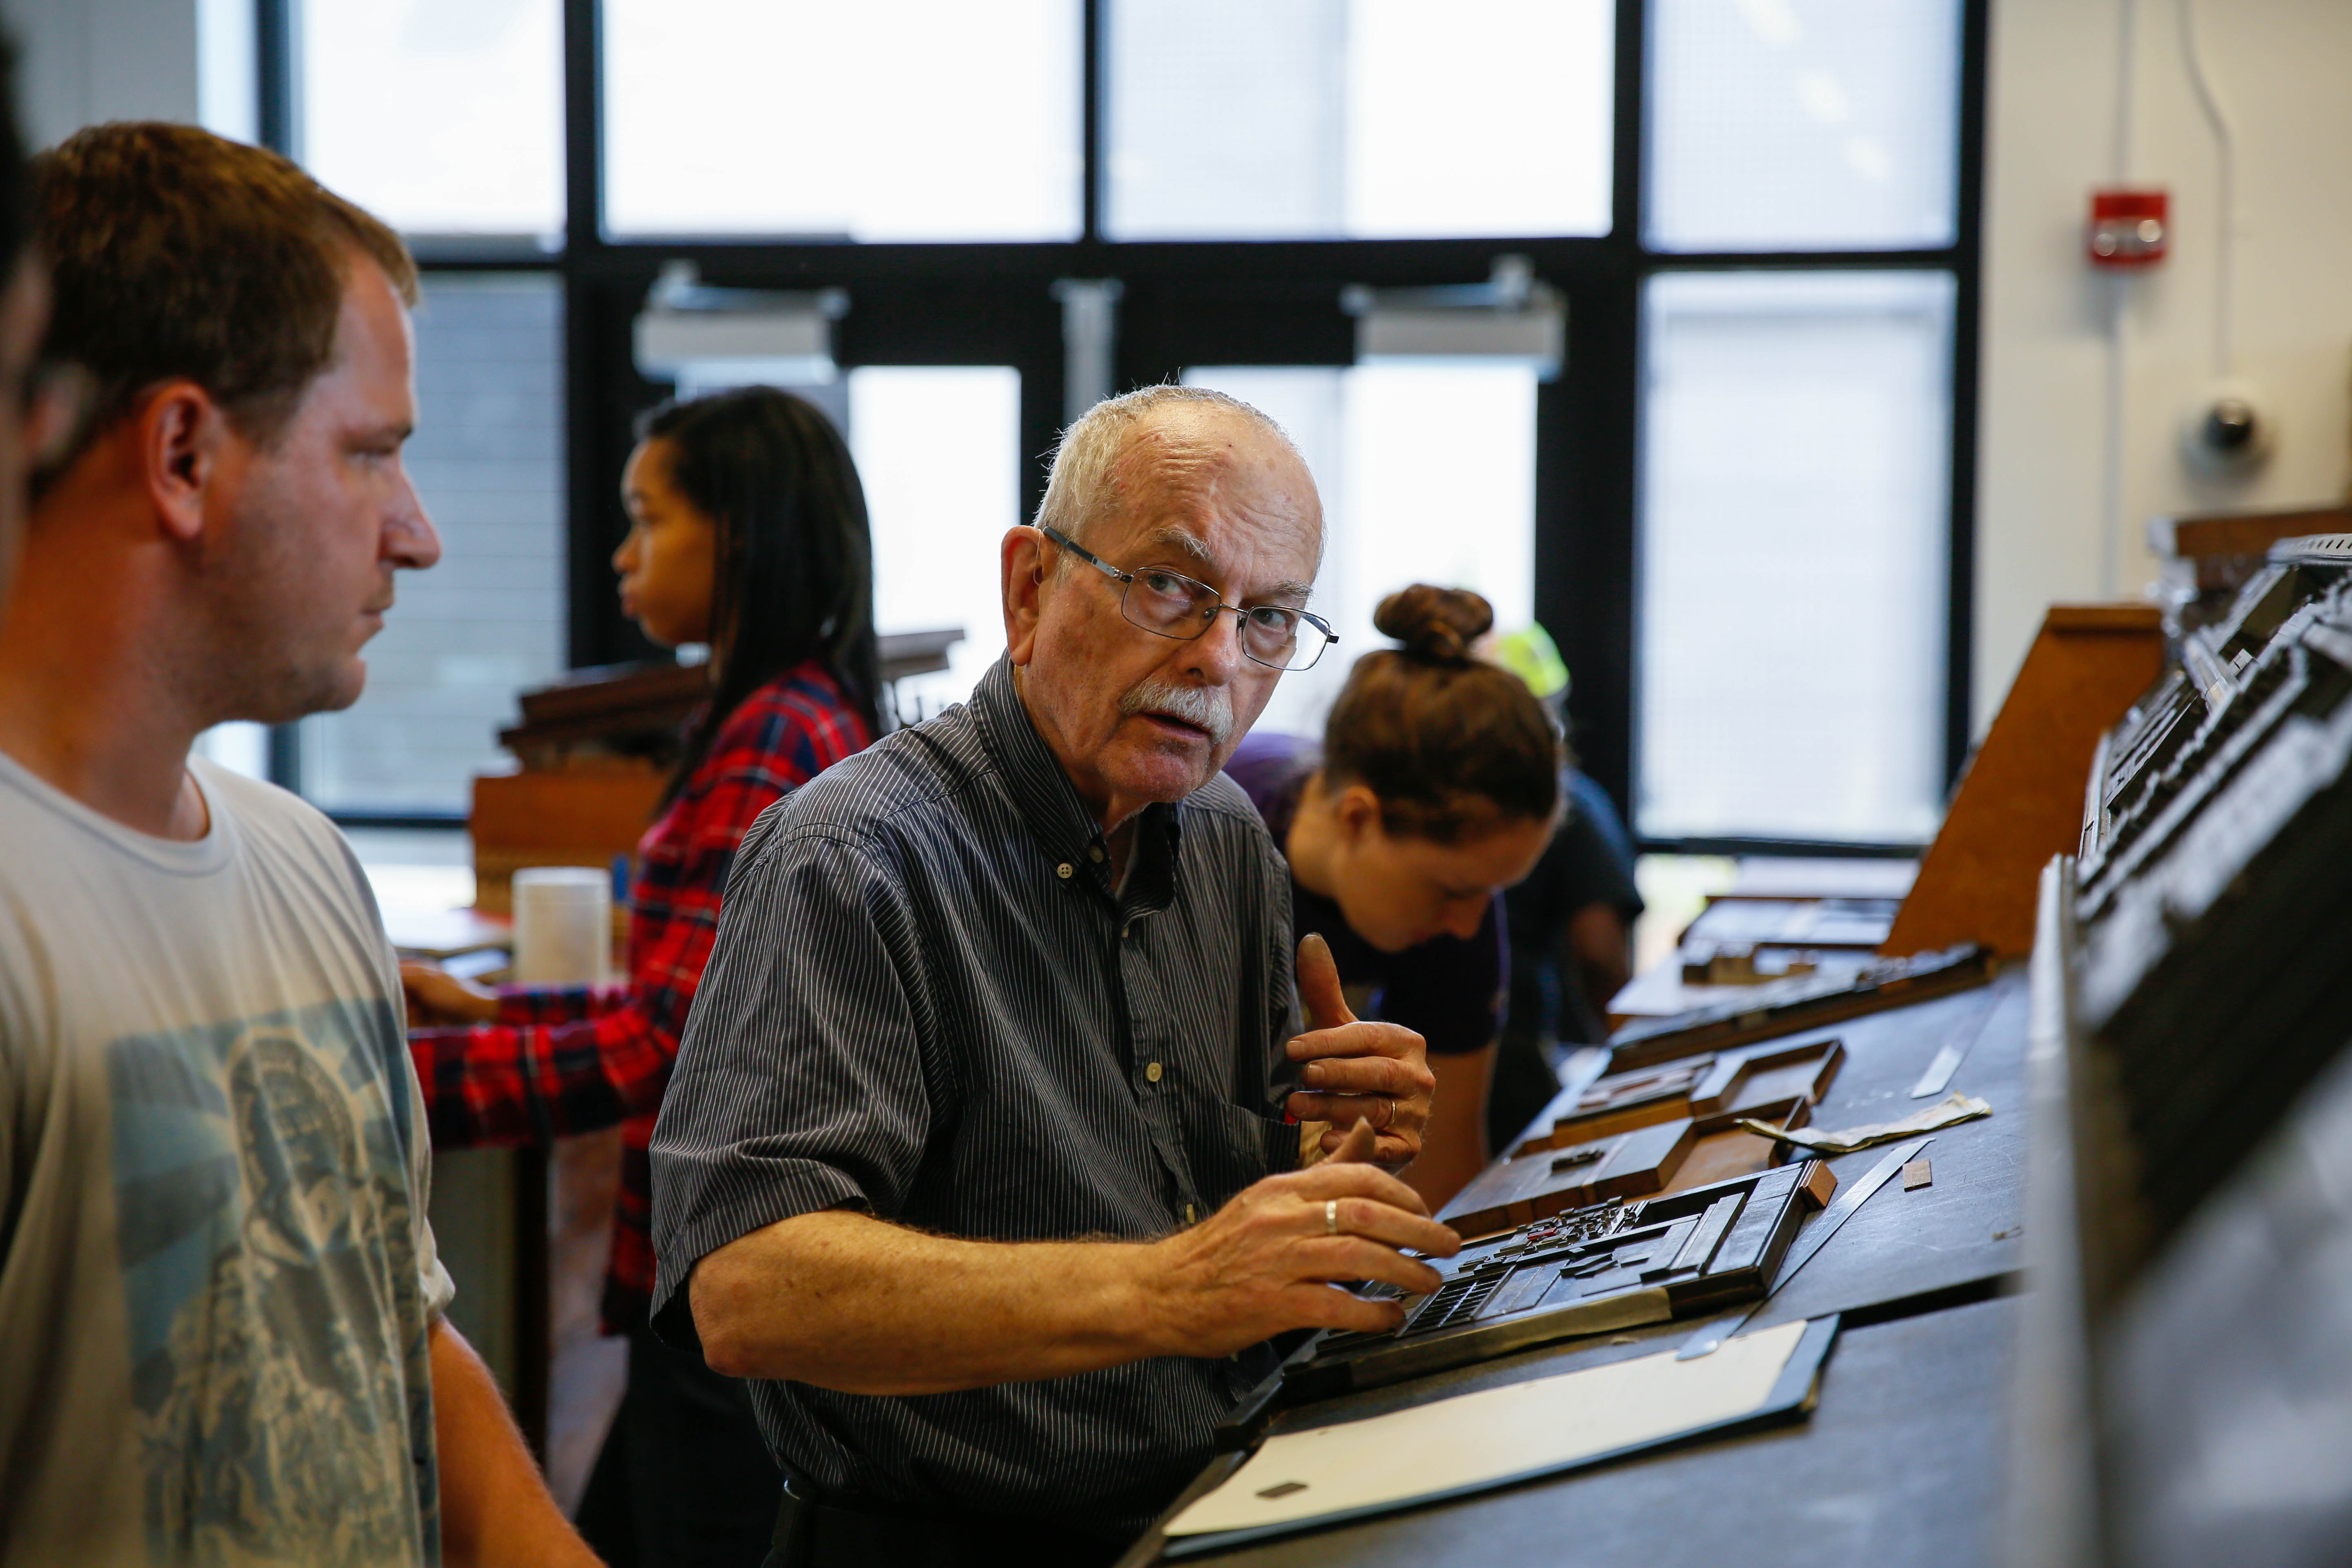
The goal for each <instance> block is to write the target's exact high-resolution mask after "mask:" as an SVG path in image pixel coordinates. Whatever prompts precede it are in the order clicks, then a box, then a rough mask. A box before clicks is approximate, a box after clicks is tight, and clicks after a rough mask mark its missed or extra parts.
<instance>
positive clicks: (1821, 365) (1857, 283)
mask: <svg viewBox="0 0 2352 1568" xmlns="http://www.w3.org/2000/svg"><path fill="white" fill-rule="evenodd" d="M1952 297H1953V288H1952V280H1951V279H1950V278H1948V277H1947V276H1945V275H1944V274H1941V273H1936V272H1909V273H1906V272H1895V273H1886V272H1727V273H1664V274H1660V275H1658V276H1656V277H1654V278H1652V279H1650V281H1649V285H1648V288H1647V290H1646V297H1645V300H1644V305H1643V335H1644V339H1645V342H1646V347H1645V349H1644V351H1643V367H1644V372H1645V374H1644V376H1643V443H1642V468H1641V474H1642V498H1643V500H1642V538H1641V544H1642V554H1641V578H1642V600H1641V605H1642V616H1641V626H1642V641H1641V658H1640V666H1639V668H1640V669H1641V672H1642V673H1641V709H1640V713H1641V737H1642V772H1641V785H1640V805H1639V808H1638V810H1637V813H1636V816H1638V818H1639V820H1640V823H1641V826H1642V829H1643V832H1645V833H1647V834H1650V835H1653V836H1655V837H1668V838H1681V837H1718V838H1719V837H1757V838H1790V839H1811V840H1843V841H1849V842H1863V843H1869V842H1874V841H1875V842H1879V843H1904V842H1911V843H1917V842H1920V841H1922V840H1924V839H1926V838H1927V837H1930V836H1931V835H1932V834H1933V833H1934V831H1935V826H1936V819H1937V813H1938V811H1939V810H1940V807H1941V803H1942V797H1943V779H1944V771H1943V712H1944V705H1943V703H1942V702H1941V701H1939V700H1937V699H1939V698H1940V697H1941V696H1942V690H1941V688H1942V684H1943V659H1944V626H1943V619H1944V616H1943V609H1944V595H1945V559H1944V558H1945V541H1946V537H1947V531H1948V530H1947V522H1948V515H1949V506H1950V496H1951V490H1950V482H1949V476H1948V455H1949V450H1950V435H1949V432H1950V422H1951V369H1950V361H1951V336H1952Z"/></svg>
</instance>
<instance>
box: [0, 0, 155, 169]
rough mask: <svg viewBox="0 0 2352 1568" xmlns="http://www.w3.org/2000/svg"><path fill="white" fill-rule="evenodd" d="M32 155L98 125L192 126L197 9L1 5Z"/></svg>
mask: <svg viewBox="0 0 2352 1568" xmlns="http://www.w3.org/2000/svg"><path fill="white" fill-rule="evenodd" d="M0 19H5V22H6V24H7V26H8V29H9V31H10V32H11V33H13V34H14V35H15V36H16V46H17V48H18V50H19V52H20V54H21V56H22V60H21V63H20V64H19V65H18V67H17V74H16V83H17V87H16V91H17V100H18V102H19V104H20V105H21V112H22V114H23V116H24V120H25V126H24V129H25V132H26V137H27V138H28V139H29V140H30V142H31V143H32V145H34V146H36V147H47V146H49V145H51V144H52V143H55V142H59V141H62V140H63V139H64V138H65V137H67V136H68V135H70V134H71V133H72V132H75V131H77V130H79V128H80V127H82V126H84V125H89V124H92V123H94V122H96V121H102V120H178V121H187V122H189V123H192V124H193V123H195V122H196V121H197V116H198V110H199V104H198V93H197V0H0Z"/></svg>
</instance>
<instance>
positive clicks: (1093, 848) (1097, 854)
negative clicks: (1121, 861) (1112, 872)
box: [1087, 844, 1102, 864]
mask: <svg viewBox="0 0 2352 1568" xmlns="http://www.w3.org/2000/svg"><path fill="white" fill-rule="evenodd" d="M1087 859H1089V860H1092V861H1095V862H1097V864H1099V863H1100V861H1101V860H1102V846H1101V845H1099V844H1095V845H1090V846H1088V847H1087Z"/></svg>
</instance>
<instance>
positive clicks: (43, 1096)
mask: <svg viewBox="0 0 2352 1568" xmlns="http://www.w3.org/2000/svg"><path fill="white" fill-rule="evenodd" d="M35 176H36V208H37V214H38V216H39V218H40V221H41V225H42V228H43V231H44V234H45V237H46V238H47V244H48V247H49V250H50V253H51V255H52V257H53V259H54V266H55V271H54V280H55V281H54V287H55V300H56V305H55V316H54V319H53V323H52V327H51V330H50V335H49V340H48V344H47V350H48V353H49V354H50V355H51V356H52V357H53V358H55V359H58V360H61V361H65V362H68V363H74V364H77V365H79V367H80V368H81V369H82V370H83V371H85V372H86V373H87V374H88V377H89V383H90V386H91V397H92V403H91V406H90V409H89V414H88V416H87V418H86V420H85V422H84V424H83V426H82V427H81V430H80V432H79V438H78V439H77V441H76V442H75V443H74V444H73V445H72V446H71V447H68V450H66V451H65V452H64V453H63V454H62V455H61V456H60V457H59V458H58V459H57V460H56V461H55V462H54V463H53V464H52V465H51V467H50V468H48V469H47V471H45V472H43V473H41V474H40V475H38V476H37V480H36V496H35V502H34V508H33V511H32V517H31V523H30V527H29V528H28V530H27V531H26V541H25V547H24V552H23V558H22V561H21V563H20V567H19V574H18V577H17V582H16V589H15V591H14V594H13V595H12V596H11V601H10V603H9V605H8V606H7V615H6V616H5V620H0V1565H5V1568H15V1565H16V1564H32V1563H77V1564H79V1563H239V1564H247V1563H251V1564H261V1563H285V1564H289V1565H293V1564H303V1565H310V1564H346V1563H348V1564H365V1565H368V1568H374V1565H376V1564H409V1563H434V1562H437V1561H442V1560H445V1559H446V1560H447V1561H451V1562H457V1563H476V1562H479V1563H502V1564H504V1563H588V1562H592V1561H593V1559H592V1558H591V1557H590V1556H589V1554H588V1552H587V1550H586V1548H585V1547H583V1545H582V1544H581V1543H580V1542H579V1539H578V1537H577V1536H576V1535H574V1534H573V1533H572V1531H571V1529H570V1527H569V1526H568V1525H566V1524H565V1523H564V1521H563V1520H562V1516H561V1515H560V1514H559V1513H558V1512H557V1511H556V1510H555V1507H554V1504H553V1502H552V1501H551V1500H550V1498H549V1497H548V1494H547V1490H546V1488H545V1486H544V1485H543V1484H542V1483H541V1480H540V1479H539V1476H538V1473H537V1471H536V1469H535V1468H534V1467H533V1466H532V1464H531V1461H530V1456H529V1454H528V1453H527V1451H526V1450H525V1449H524V1447H523V1446H522V1443H521V1440H520V1436H519V1435H518V1434H517V1432H516V1430H515V1427H514V1425H513V1423H512V1421H511V1420H509V1418H508V1416H507V1415H506V1411H505V1408H504V1406H503V1405H502V1404H501V1403H500V1401H499V1394H498V1391H497V1389H496V1387H495V1386H494V1385H493V1384H491V1382H490V1381H489V1377H488V1373H487V1372H486V1371H485V1370H484V1369H483V1367H482V1364H481V1363H480V1361H479V1360H478V1359H477V1358H476V1357H475V1356H474V1354H473V1352H471V1351H470V1350H469V1349H467V1346H466V1344H465V1342H464V1341H463V1340H461V1339H460V1338H459V1337H458V1336H457V1332H456V1331H454V1330H452V1329H451V1328H450V1327H449V1326H448V1324H447V1323H446V1321H444V1319H443V1317H442V1310H443V1309H444V1308H445V1307H446V1305H447V1303H448V1300H449V1299H450V1293H451V1288H450V1284H449V1279H448V1277H447V1275H446V1273H444V1272H443V1270H442V1268H441V1266H440V1264H439V1262H438V1261H437V1260H436V1257H435V1255H434V1248H433V1237H432V1232H431V1230H430V1228H429V1227H428V1226H427V1225H426V1224H425V1198H426V1188H427V1181H428V1167H429V1155H428V1152H427V1149H426V1145H425V1131H424V1118H423V1114H422V1111H421V1110H420V1105H419V1097H418V1093H417V1088H416V1082H415V1073H414V1069H413V1068H411V1067H410V1065H409V1058H408V1052H407V1048H406V1041H405V1038H404V1030H403V1027H402V1016H401V1010H400V1009H401V1002H400V982H399V978H398V975H397V973H396V972H395V969H394V964H393V961H392V954H391V952H390V950H389V948H388V947H387V945H386V943H385V941H384V936H383V925H382V922H381V921H380V920H379V918H378V916H377V913H376V910H375V905H374V901H373V899H372V898H371V897H370V895H369V893H368V889H367V886H366V884H365V882H364V881H363V880H362V878H361V876H360V872H359V868H358V866H357V864H356V863H355V862H354V860H353V859H352V855H351V853H350V851H349V849H348V847H345V846H344V845H343V843H342V841H341V838H340V837H338V836H337V835H336V833H335V831H334V829H333V828H332V827H331V826H330V825H329V824H328V823H327V822H326V820H325V819H324V818H323V817H321V816H320V815H319V814H318V813H317V812H315V811H313V810H312V809H311V808H310V807H309V806H307V805H303V804H302V803H301V802H300V801H299V800H297V799H295V798H294V797H293V796H291V795H287V794H286V793H284V792H283V791H280V790H277V789H274V788H272V787H270V786H269V785H267V784H256V783H253V782H251V781H249V780H245V779H240V778H236V777H235V776H233V775H230V774H227V773H223V772H221V771H219V770H216V769H214V768H211V767H209V766H207V765H206V764H205V763H201V762H196V761H194V760H192V759H191V757H190V755H189V749H190V747H191V745H192V744H193V742H194V739H195V737H196V735H197V734H198V733H199V732H201V731H204V730H205V729H207V728H209V727H210V726H212V725H214V724H215V723H218V722H221V721H225V720H231V719H247V720H256V721H262V722H266V723H290V722H292V721H295V720H297V719H299V718H300V717H301V716H302V715H303V714H305V713H310V712H315V711H319V710H322V709H331V708H341V707H347V706H349V705H350V704H351V703H352V701H353V700H356V699H357V697H358V696H359V693H360V689H361V687H362V684H363V682H364V680H365V679H366V666H365V665H364V663H363V662H362V659H361V658H360V650H361V648H362V645H364V644H365V643H366V642H367V640H368V639H369V637H373V635H374V633H375V632H376V630H377V629H378V628H379V627H380V626H381V625H382V620H383V612H384V611H385V610H386V609H388V608H389V607H390V605H391V604H392V599H393V574H394V571H395V570H397V569H400V568H422V567H426V566H430V565H432V564H433V563H434V562H435V560H436V559H437V558H438V556H439V554H440V542H439V540H438V539H437V538H436V536H435V534H434V531H433V527H432V524H431V523H430V522H429V521H427V520H426V518H425V512H424V510H423V508H422V507H421V506H420V505H419V503H418V501H417V498H416V494H415V490H414V489H413V488H412V487H411V486H410V484H409V481H408V479H407V476H406V474H405V473H404V471H403V470H402V468H401V463H400V450H401V445H402V442H403V441H404V439H405V438H406V437H407V435H408V432H409V428H410V426H412V425H413V424H414V423H415V394H414V390H413V372H412V366H411V363H410V362H411V359H412V353H413V351H412V341H413V340H412V335H411V332H410V329H409V322H408V316H407V310H406V306H407V305H408V304H409V303H410V302H413V300H414V298H415V268H414V264H413V263H412V262H411V261H410V260H409V258H408V256H407V254H406V252H405V251H404V249H403V248H402V247H401V244H400V242H399V240H398V239H397V238H395V237H394V236H393V235H392V233H391V232H390V231H389V230H387V229H385V228H384V227H383V225H381V224H379V223H377V222H376V221H375V220H374V219H373V218H371V217H369V216H367V215H366V214H364V213H362V212H360V211H359V209H357V208H356V207H352V206H351V205H348V204H346V203H343V202H341V201H340V200H338V199H337V198H335V197H333V196H331V195H329V194H328V193H326V192H325V191H323V190H321V189H320V187H319V186H318V185H316V184H314V183H312V182H311V181H310V178H309V177H308V176H307V175H305V174H302V173H301V171H300V170H299V169H297V168H295V167H294V166H293V165H292V164H291V163H287V162H286V161H285V160H284V159H282V158H279V157H278V156H277V155H276V154H274V153H264V152H261V151H258V150H257V149H254V148H249V147H240V146H237V145H236V144H235V143H232V142H224V141H222V140H221V139H219V138H217V137H214V136H210V135H208V134H206V133H205V132H200V131H194V130H191V129H189V128H186V127H182V126H167V125H121V124H118V125H109V126H100V127H98V128H96V129H93V130H90V131H86V132H82V133H80V134H79V135H78V136H76V137H74V138H72V139H71V140H69V141H68V142H66V143H64V144H63V145H62V146H60V147H59V148H58V149H57V150H55V151H54V152H51V153H46V154H44V155H43V156H42V157H41V158H40V159H39V160H37V163H36V166H35Z"/></svg>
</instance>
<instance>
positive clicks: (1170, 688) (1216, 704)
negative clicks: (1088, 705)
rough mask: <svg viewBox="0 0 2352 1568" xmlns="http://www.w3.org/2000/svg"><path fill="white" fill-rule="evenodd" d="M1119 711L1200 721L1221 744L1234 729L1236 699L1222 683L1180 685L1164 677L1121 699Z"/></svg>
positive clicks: (1125, 716)
mask: <svg viewBox="0 0 2352 1568" xmlns="http://www.w3.org/2000/svg"><path fill="white" fill-rule="evenodd" d="M1118 710H1119V713H1120V715H1121V716H1122V717H1124V718H1129V719H1131V718H1133V717H1134V716H1135V715H1136V714H1138V713H1145V712H1150V713H1165V714H1167V715H1168V716H1169V717H1170V718H1171V719H1181V720H1183V721H1184V722H1186V723H1187V724H1198V725H1199V726H1200V727H1201V728H1202V729H1203V730H1206V731H1208V732H1209V739H1210V741H1211V742H1213V744H1216V745H1220V746H1222V745H1223V744H1224V743H1225V737H1226V736H1228V735H1230V734H1232V733H1233V732H1234V702H1233V699H1232V697H1231V696H1229V695H1228V694H1227V693H1226V691H1225V689H1224V688H1223V687H1222V686H1177V685H1173V684H1171V683H1170V682H1168V681H1164V680H1147V681H1145V682H1143V683H1142V684H1141V685H1140V686H1137V687H1134V688H1132V689H1129V692H1128V693H1127V695H1126V696H1124V697H1122V698H1120V699H1119V700H1118Z"/></svg>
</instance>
